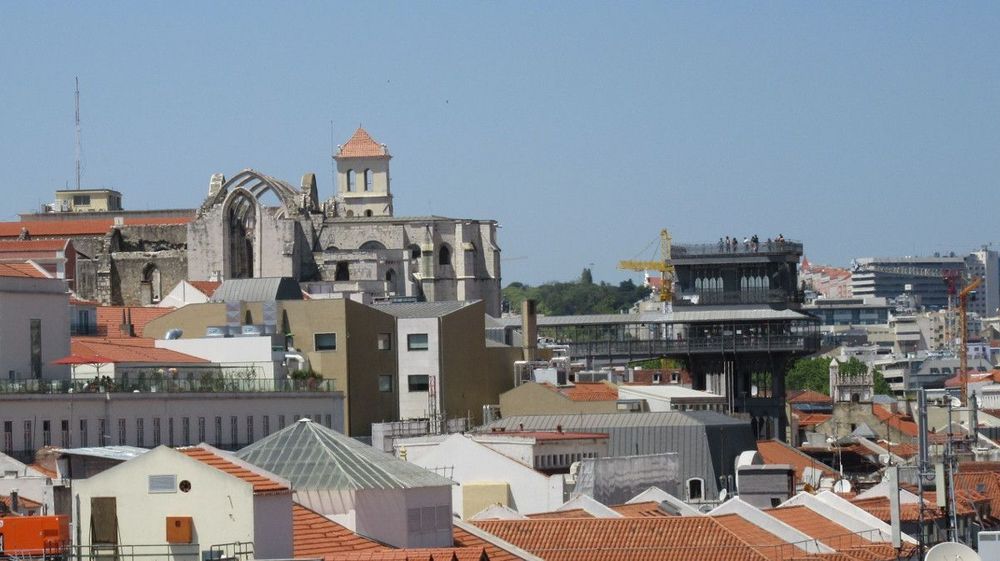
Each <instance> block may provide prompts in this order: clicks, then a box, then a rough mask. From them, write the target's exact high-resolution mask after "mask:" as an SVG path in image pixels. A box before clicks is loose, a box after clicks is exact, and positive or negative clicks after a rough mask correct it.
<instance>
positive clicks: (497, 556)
mask: <svg viewBox="0 0 1000 561" xmlns="http://www.w3.org/2000/svg"><path fill="white" fill-rule="evenodd" d="M452 535H453V537H454V539H455V546H456V547H482V548H483V549H484V550H486V554H487V555H489V557H490V561H521V560H522V559H523V557H520V556H518V555H514V554H513V553H511V552H509V551H507V550H506V549H501V548H500V547H499V546H497V545H494V544H493V543H490V542H488V541H486V540H484V539H483V538H480V537H479V536H476V535H474V534H472V533H469V532H467V531H466V530H463V529H462V528H459V527H458V526H455V527H454V531H453V533H452Z"/></svg>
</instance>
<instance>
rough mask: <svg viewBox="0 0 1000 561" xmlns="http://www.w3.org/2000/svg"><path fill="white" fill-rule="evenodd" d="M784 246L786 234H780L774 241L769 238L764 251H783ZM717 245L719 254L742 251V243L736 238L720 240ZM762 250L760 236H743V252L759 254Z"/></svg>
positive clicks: (728, 237)
mask: <svg viewBox="0 0 1000 561" xmlns="http://www.w3.org/2000/svg"><path fill="white" fill-rule="evenodd" d="M784 244H785V236H784V234H778V236H777V237H776V238H774V239H773V240H772V239H771V238H767V240H766V241H765V242H764V251H772V250H781V249H782V248H783V247H784ZM717 245H718V248H719V253H738V252H739V251H740V241H739V238H737V237H736V236H731V237H730V236H726V237H724V238H719V243H718V244H717ZM760 249H761V243H760V236H758V235H757V234H754V235H752V236H743V252H745V253H757V252H759V251H760Z"/></svg>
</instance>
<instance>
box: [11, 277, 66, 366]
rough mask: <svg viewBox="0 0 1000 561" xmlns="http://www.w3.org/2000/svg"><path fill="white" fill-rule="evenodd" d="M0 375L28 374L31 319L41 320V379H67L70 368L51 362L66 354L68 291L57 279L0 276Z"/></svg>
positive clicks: (62, 282) (64, 284) (63, 283)
mask: <svg viewBox="0 0 1000 561" xmlns="http://www.w3.org/2000/svg"><path fill="white" fill-rule="evenodd" d="M0 317H2V318H3V321H2V322H0V378H2V379H7V377H8V375H9V374H10V373H11V372H13V373H14V377H15V378H30V377H31V331H30V329H31V328H30V326H31V320H32V319H39V320H41V330H42V331H41V343H42V365H41V366H42V378H45V379H49V380H52V379H66V378H68V377H69V367H68V366H62V365H56V364H52V361H54V360H57V359H60V358H63V357H64V356H66V355H68V354H69V324H70V318H69V294H68V293H67V292H66V283H65V282H64V281H61V280H58V279H34V278H18V277H0Z"/></svg>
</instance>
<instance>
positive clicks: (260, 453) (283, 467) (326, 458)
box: [236, 419, 455, 491]
mask: <svg viewBox="0 0 1000 561" xmlns="http://www.w3.org/2000/svg"><path fill="white" fill-rule="evenodd" d="M236 456H237V457H238V458H240V459H241V460H244V461H247V462H250V463H251V464H254V465H256V466H258V467H261V468H263V469H265V470H267V471H270V472H271V473H274V474H275V475H278V476H281V477H283V478H285V479H287V480H289V481H291V482H292V485H293V486H294V488H295V489H297V490H308V489H335V490H345V491H356V490H361V489H411V488H415V487H440V486H443V485H454V484H455V482H454V481H452V480H450V479H447V478H445V477H442V476H440V475H438V474H436V473H434V472H431V471H427V470H425V469H424V468H422V467H420V466H417V465H414V464H411V463H408V462H404V461H403V460H398V459H396V458H395V457H393V456H391V455H389V454H386V453H384V452H381V451H379V450H376V449H374V448H372V447H371V446H368V445H367V444H364V443H362V442H358V441H357V440H354V439H353V438H350V437H348V436H345V435H343V434H340V433H338V432H336V431H334V430H332V429H328V428H326V427H324V426H323V425H321V424H319V423H314V422H312V421H310V420H309V419H302V420H299V421H297V422H295V423H293V424H292V425H290V426H288V427H285V428H284V429H282V430H280V431H278V432H276V433H274V434H272V435H270V436H268V437H266V438H264V439H262V440H259V441H257V442H255V443H253V444H251V445H250V446H247V447H246V448H243V449H242V450H240V451H239V452H236Z"/></svg>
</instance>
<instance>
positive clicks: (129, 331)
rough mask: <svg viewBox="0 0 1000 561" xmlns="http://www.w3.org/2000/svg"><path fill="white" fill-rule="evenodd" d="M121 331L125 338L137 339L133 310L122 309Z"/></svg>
mask: <svg viewBox="0 0 1000 561" xmlns="http://www.w3.org/2000/svg"><path fill="white" fill-rule="evenodd" d="M126 314H128V315H126ZM119 331H121V334H122V335H123V336H125V337H135V326H133V325H132V309H131V308H122V323H121V325H120V326H119Z"/></svg>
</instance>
